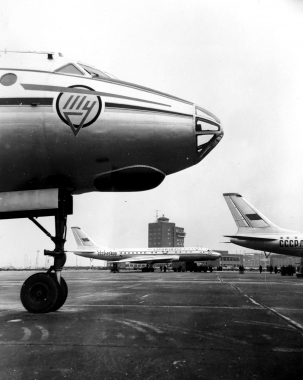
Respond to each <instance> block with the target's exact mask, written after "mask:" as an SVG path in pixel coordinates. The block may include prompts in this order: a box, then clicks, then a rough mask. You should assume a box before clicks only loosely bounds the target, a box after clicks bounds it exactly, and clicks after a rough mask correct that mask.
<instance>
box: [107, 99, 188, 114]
mask: <svg viewBox="0 0 303 380" xmlns="http://www.w3.org/2000/svg"><path fill="white" fill-rule="evenodd" d="M105 109H112V110H126V111H141V112H152V113H160V114H167V115H175V116H186V117H193V115H191V114H187V113H181V112H173V111H166V110H160V109H157V108H148V107H140V106H133V105H129V104H119V103H107V102H106V103H105Z"/></svg>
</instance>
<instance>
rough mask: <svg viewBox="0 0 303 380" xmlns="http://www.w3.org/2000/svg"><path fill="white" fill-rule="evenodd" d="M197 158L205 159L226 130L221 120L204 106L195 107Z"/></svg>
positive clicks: (198, 159) (198, 160)
mask: <svg viewBox="0 0 303 380" xmlns="http://www.w3.org/2000/svg"><path fill="white" fill-rule="evenodd" d="M195 111H196V115H195V131H196V158H197V162H200V161H201V160H203V158H204V157H206V156H207V155H208V153H210V152H211V151H212V150H213V149H214V148H215V146H216V145H218V143H219V142H220V141H221V139H222V137H223V135H224V132H223V129H222V127H221V124H220V120H219V119H218V118H217V117H216V116H215V115H213V114H212V113H211V112H209V111H206V110H205V109H204V108H201V107H198V106H196V107H195Z"/></svg>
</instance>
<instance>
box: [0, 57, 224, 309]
mask: <svg viewBox="0 0 303 380" xmlns="http://www.w3.org/2000/svg"><path fill="white" fill-rule="evenodd" d="M0 72H1V75H0V88H1V98H0V107H1V108H0V111H1V113H0V125H1V129H0V138H1V143H2V147H3V149H0V162H1V165H0V219H14V218H29V219H30V220H31V221H32V222H33V223H34V224H35V225H36V226H38V227H39V228H40V229H41V230H42V231H43V232H44V233H45V234H46V235H47V236H48V237H50V238H51V240H52V241H53V242H54V243H55V249H54V250H53V251H49V250H45V251H44V254H45V255H48V256H52V257H54V265H53V266H51V267H50V269H49V271H48V272H47V273H37V274H35V275H33V276H31V277H29V278H28V279H27V280H26V281H25V282H24V284H23V286H22V288H21V294H20V297H21V302H22V304H23V306H24V307H25V308H26V309H27V310H28V311H30V312H33V313H35V312H37V313H41V312H49V311H54V310H57V309H59V308H60V307H61V306H62V305H63V304H64V302H65V300H66V297H67V293H68V290H67V285H66V283H65V281H64V279H63V278H61V271H62V268H63V266H64V265H65V262H66V253H65V248H64V247H65V242H66V232H67V227H66V225H67V224H66V222H67V216H68V215H70V214H72V213H73V195H74V194H83V193H88V192H92V191H101V192H132V191H143V190H150V189H153V188H155V187H157V186H158V185H160V184H161V183H162V181H163V180H164V179H165V177H166V176H167V175H170V174H173V173H176V172H178V171H181V170H184V169H186V168H189V167H190V166H193V165H195V164H197V163H198V162H200V161H201V160H202V159H204V158H205V157H206V156H207V155H208V154H209V153H210V151H211V150H212V149H213V148H214V147H215V146H216V145H217V144H218V143H219V141H220V140H221V138H222V136H223V131H222V129H221V126H220V120H219V119H218V118H217V117H216V116H215V115H213V114H212V113H210V112H209V111H206V110H205V109H204V108H201V107H199V106H198V105H196V104H194V103H192V102H190V101H187V100H184V99H181V98H178V97H175V96H172V95H169V94H166V93H163V92H160V91H157V90H154V89H151V88H147V87H144V86H140V85H137V84H134V83H130V82H125V81H121V80H118V79H116V78H115V77H114V76H112V75H110V74H108V73H106V72H104V71H102V70H100V69H97V68H96V67H93V66H91V65H87V64H84V63H82V62H81V61H78V60H74V59H69V58H66V57H63V55H62V54H61V53H53V52H39V53H34V52H16V51H7V50H5V51H3V52H1V54H0ZM42 216H54V217H55V236H51V234H50V233H49V232H48V231H46V229H45V228H44V227H43V226H42V225H41V224H40V223H39V222H38V221H37V220H36V218H37V217H42ZM52 272H54V273H52Z"/></svg>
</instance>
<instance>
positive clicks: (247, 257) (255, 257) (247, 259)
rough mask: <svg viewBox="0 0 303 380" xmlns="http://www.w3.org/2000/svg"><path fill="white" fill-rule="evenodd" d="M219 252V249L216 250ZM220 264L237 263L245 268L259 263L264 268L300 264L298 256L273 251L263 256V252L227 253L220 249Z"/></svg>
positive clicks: (235, 265) (256, 265) (225, 265)
mask: <svg viewBox="0 0 303 380" xmlns="http://www.w3.org/2000/svg"><path fill="white" fill-rule="evenodd" d="M216 252H220V251H216ZM221 254H222V256H221V266H222V267H223V268H231V269H232V268H234V269H236V268H238V267H239V265H243V266H244V268H246V269H257V268H259V266H260V265H261V266H262V267H263V268H266V267H268V266H270V265H272V266H273V267H275V266H277V267H278V268H279V267H282V266H283V265H284V266H288V265H293V266H298V265H300V258H299V257H293V256H285V255H278V254H275V253H272V254H270V256H269V257H268V256H267V257H265V255H264V252H243V253H233V254H229V253H228V252H227V253H225V252H223V251H222V253H221Z"/></svg>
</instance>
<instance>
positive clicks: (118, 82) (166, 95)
mask: <svg viewBox="0 0 303 380" xmlns="http://www.w3.org/2000/svg"><path fill="white" fill-rule="evenodd" d="M0 70H3V71H26V72H30V73H39V74H52V75H63V76H68V77H73V78H82V79H87V80H97V81H99V82H108V83H113V84H116V85H118V86H123V87H129V88H134V89H136V90H141V91H144V92H149V93H151V94H156V95H161V96H163V97H165V98H168V99H172V100H176V101H178V102H182V103H185V104H189V105H194V103H193V102H189V101H188V100H184V99H181V98H178V97H177V96H173V95H169V94H166V93H165V92H161V91H157V90H153V89H152V88H149V87H144V86H140V85H138V84H135V83H130V82H125V81H122V80H119V79H113V78H88V77H85V76H81V75H72V74H65V73H54V72H53V71H44V70H30V69H14V68H0ZM201 110H203V108H201ZM203 112H204V110H203ZM207 112H208V111H207ZM209 114H210V113H209ZM210 115H212V114H210Z"/></svg>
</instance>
